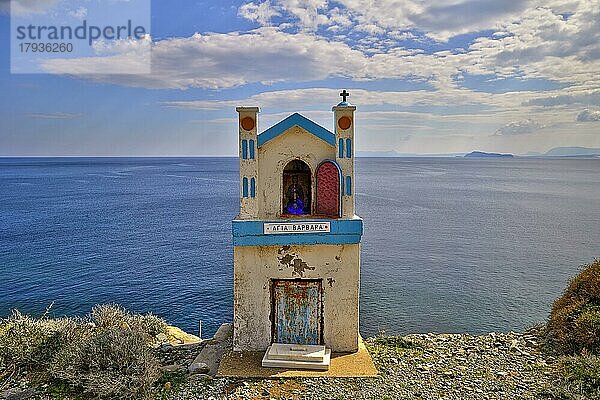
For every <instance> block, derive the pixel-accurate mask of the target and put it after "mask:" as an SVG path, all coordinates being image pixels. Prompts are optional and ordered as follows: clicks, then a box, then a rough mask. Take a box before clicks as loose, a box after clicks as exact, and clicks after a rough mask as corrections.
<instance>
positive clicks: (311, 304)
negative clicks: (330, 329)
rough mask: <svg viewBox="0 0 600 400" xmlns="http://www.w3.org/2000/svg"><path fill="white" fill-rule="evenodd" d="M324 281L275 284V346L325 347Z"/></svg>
mask: <svg viewBox="0 0 600 400" xmlns="http://www.w3.org/2000/svg"><path fill="white" fill-rule="evenodd" d="M321 312H322V306H321V281H309V280H301V281H300V280H284V279H282V280H275V281H273V342H275V343H288V344H321V329H322V327H321V324H322V314H321Z"/></svg>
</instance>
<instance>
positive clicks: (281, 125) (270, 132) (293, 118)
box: [258, 113, 335, 147]
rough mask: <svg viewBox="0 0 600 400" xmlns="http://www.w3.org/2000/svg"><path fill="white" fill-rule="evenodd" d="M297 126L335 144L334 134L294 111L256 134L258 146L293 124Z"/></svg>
mask: <svg viewBox="0 0 600 400" xmlns="http://www.w3.org/2000/svg"><path fill="white" fill-rule="evenodd" d="M295 125H297V126H299V127H300V128H302V129H304V130H306V131H307V132H310V133H312V134H313V135H315V136H316V137H318V138H319V139H321V140H324V141H325V142H327V143H329V144H330V145H332V146H335V135H334V134H333V133H332V132H330V131H328V130H327V129H325V128H323V127H322V126H321V125H319V124H317V123H315V122H313V121H311V120H310V119H308V118H306V117H305V116H303V115H300V114H298V113H294V114H292V115H290V116H289V117H287V118H286V119H284V120H283V121H280V122H278V123H277V124H275V125H273V126H272V127H270V128H269V129H267V130H266V131H264V132H263V133H261V134H260V135H258V146H259V147H260V146H262V145H264V144H265V143H267V142H268V141H269V140H271V139H274V138H276V137H277V136H279V135H281V134H282V133H283V132H285V131H287V130H288V129H290V128H291V127H293V126H295Z"/></svg>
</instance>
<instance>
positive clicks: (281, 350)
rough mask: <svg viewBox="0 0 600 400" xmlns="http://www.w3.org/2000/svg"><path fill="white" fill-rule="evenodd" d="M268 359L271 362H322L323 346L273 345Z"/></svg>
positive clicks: (323, 356)
mask: <svg viewBox="0 0 600 400" xmlns="http://www.w3.org/2000/svg"><path fill="white" fill-rule="evenodd" d="M268 358H269V359H272V360H289V361H317V362H322V361H323V359H324V358H325V346H322V345H314V344H285V343H273V344H272V345H271V349H270V350H269V356H268Z"/></svg>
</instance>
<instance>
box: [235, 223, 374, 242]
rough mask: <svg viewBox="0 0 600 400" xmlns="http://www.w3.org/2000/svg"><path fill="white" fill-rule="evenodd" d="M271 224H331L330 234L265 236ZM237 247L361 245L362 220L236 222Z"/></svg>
mask: <svg viewBox="0 0 600 400" xmlns="http://www.w3.org/2000/svg"><path fill="white" fill-rule="evenodd" d="M269 222H275V223H277V222H280V223H284V222H307V223H309V222H329V225H330V232H328V233H289V234H288V233H283V234H274V235H265V234H264V233H263V225H264V224H265V223H269ZM232 232H233V243H234V245H235V246H260V245H265V246H267V245H286V244H352V243H360V239H361V237H362V233H363V221H362V219H350V220H348V219H341V220H338V219H321V220H298V219H293V220H265V221H256V220H250V221H248V220H234V221H233V224H232Z"/></svg>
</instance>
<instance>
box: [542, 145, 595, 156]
mask: <svg viewBox="0 0 600 400" xmlns="http://www.w3.org/2000/svg"><path fill="white" fill-rule="evenodd" d="M544 156H546V157H582V156H587V157H589V156H600V149H595V148H590V147H577V146H572V147H555V148H553V149H551V150H548V151H547V152H546V153H545V154H544Z"/></svg>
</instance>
